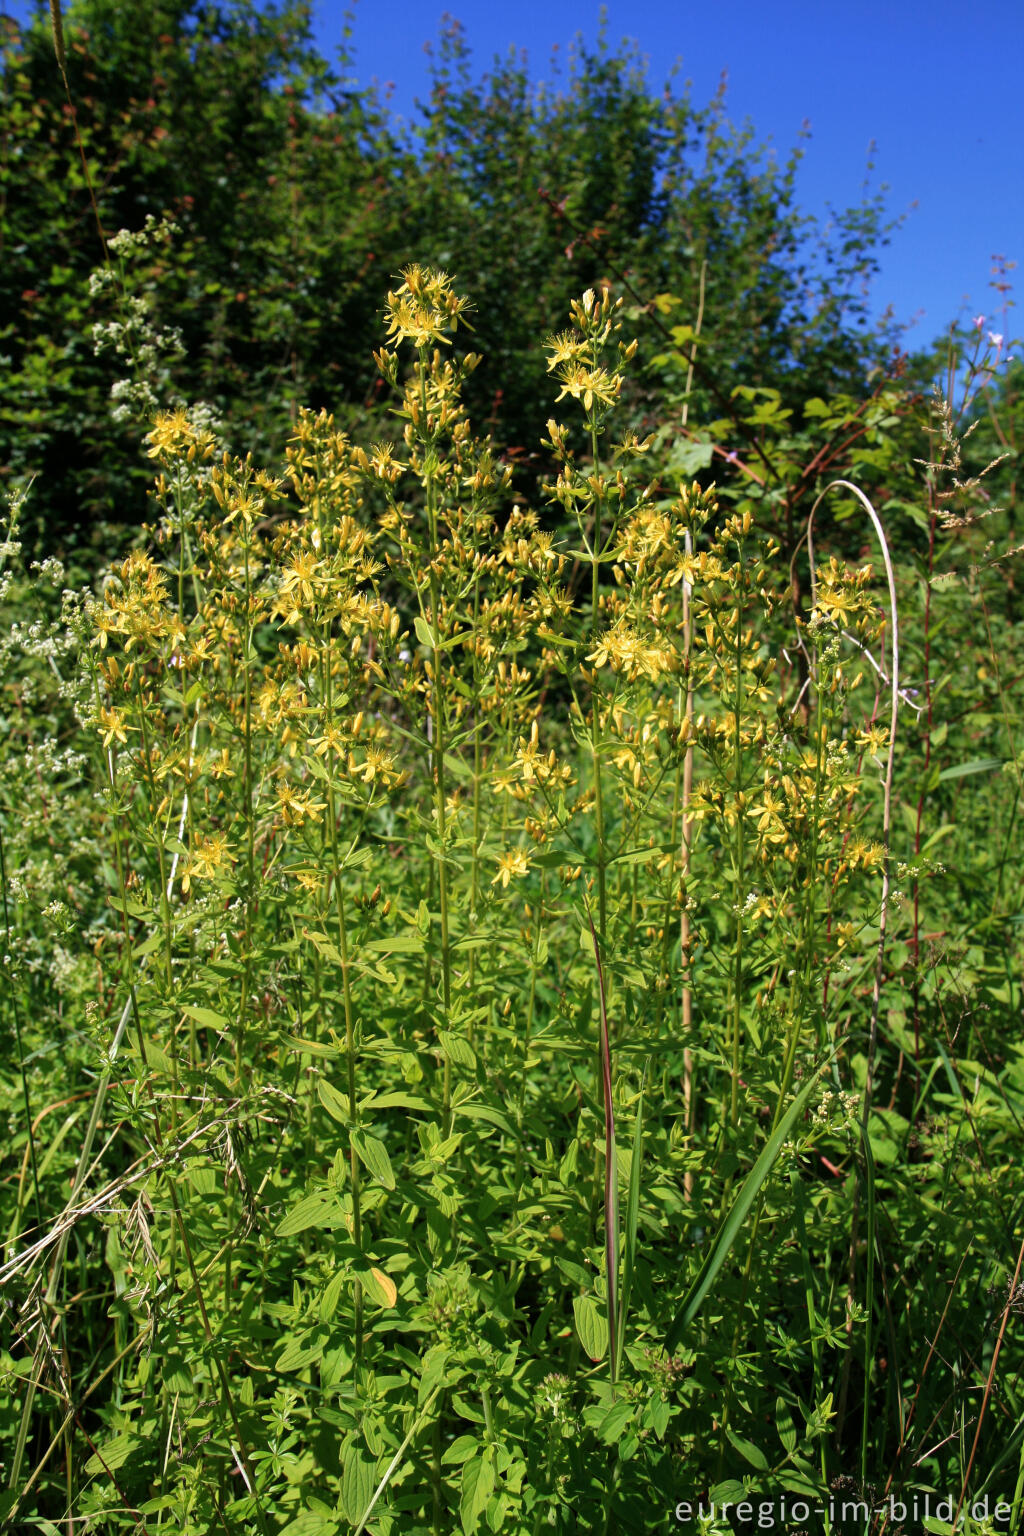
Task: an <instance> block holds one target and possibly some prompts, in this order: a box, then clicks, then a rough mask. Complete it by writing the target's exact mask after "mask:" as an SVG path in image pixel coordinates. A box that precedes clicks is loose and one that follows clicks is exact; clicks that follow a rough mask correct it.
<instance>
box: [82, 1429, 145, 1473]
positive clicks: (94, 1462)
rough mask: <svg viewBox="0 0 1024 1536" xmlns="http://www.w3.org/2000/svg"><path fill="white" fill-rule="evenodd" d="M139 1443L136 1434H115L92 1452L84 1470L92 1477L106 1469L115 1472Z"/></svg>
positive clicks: (139, 1439)
mask: <svg viewBox="0 0 1024 1536" xmlns="http://www.w3.org/2000/svg"><path fill="white" fill-rule="evenodd" d="M141 1444H142V1440H141V1438H140V1437H139V1436H138V1435H136V1434H131V1433H126V1434H123V1435H115V1436H114V1438H113V1440H108V1441H107V1443H106V1445H101V1446H100V1448H99V1450H98V1451H94V1452H93V1454H92V1455H91V1456H90V1457H89V1460H88V1461H87V1462H86V1464H85V1470H86V1472H88V1473H89V1474H90V1475H91V1476H93V1477H96V1476H98V1475H99V1474H100V1473H103V1472H106V1471H110V1472H116V1471H117V1469H118V1467H123V1466H124V1464H125V1462H126V1461H127V1460H128V1458H129V1456H131V1455H132V1453H133V1452H134V1451H136V1450H138V1448H139V1446H140V1445H141ZM101 1458H102V1460H101Z"/></svg>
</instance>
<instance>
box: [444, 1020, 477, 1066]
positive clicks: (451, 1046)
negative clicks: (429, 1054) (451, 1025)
mask: <svg viewBox="0 0 1024 1536" xmlns="http://www.w3.org/2000/svg"><path fill="white" fill-rule="evenodd" d="M437 1038H438V1040H439V1041H440V1042H441V1049H442V1050H443V1051H444V1053H445V1055H446V1056H447V1057H448V1060H449V1061H450V1062H451V1063H452V1065H453V1066H455V1067H468V1068H469V1070H470V1071H472V1070H473V1068H474V1067H475V1066H476V1057H475V1056H474V1055H473V1047H472V1046H471V1045H470V1043H469V1041H468V1040H466V1039H464V1038H463V1036H462V1035H457V1034H455V1032H454V1030H451V1029H439V1030H438V1032H437Z"/></svg>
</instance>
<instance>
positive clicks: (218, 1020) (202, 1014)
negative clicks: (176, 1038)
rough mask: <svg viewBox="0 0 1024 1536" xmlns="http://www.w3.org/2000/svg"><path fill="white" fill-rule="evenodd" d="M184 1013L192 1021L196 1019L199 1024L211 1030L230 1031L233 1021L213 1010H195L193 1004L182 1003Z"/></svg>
mask: <svg viewBox="0 0 1024 1536" xmlns="http://www.w3.org/2000/svg"><path fill="white" fill-rule="evenodd" d="M181 1011H182V1013H187V1014H188V1016H189V1018H190V1019H195V1021H196V1023H197V1024H205V1025H206V1026H207V1027H208V1028H209V1029H228V1028H230V1025H231V1020H230V1019H229V1018H226V1017H225V1015H224V1014H223V1013H215V1012H214V1011H213V1009H212V1008H193V1007H192V1005H191V1003H182V1005H181Z"/></svg>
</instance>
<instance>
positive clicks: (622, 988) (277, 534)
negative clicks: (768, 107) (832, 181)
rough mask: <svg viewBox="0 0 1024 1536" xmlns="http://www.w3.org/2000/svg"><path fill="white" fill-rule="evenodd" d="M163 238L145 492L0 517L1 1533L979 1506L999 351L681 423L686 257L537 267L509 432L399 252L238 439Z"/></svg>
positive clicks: (996, 766) (569, 1520) (1011, 641)
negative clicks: (184, 389) (343, 383)
mask: <svg viewBox="0 0 1024 1536" xmlns="http://www.w3.org/2000/svg"><path fill="white" fill-rule="evenodd" d="M57 14H58V16H59V10H58V12H57ZM69 35H71V34H69ZM51 46H52V45H51ZM62 67H63V66H62ZM66 81H67V77H66V76H65V82H66ZM80 142H82V143H84V147H85V149H86V151H87V154H86V163H87V164H88V163H89V157H90V156H95V154H96V153H97V150H96V146H95V145H93V144H92V142H91V141H88V137H87V136H86V139H85V140H80ZM94 165H95V166H96V167H98V165H99V162H98V161H94ZM94 175H95V171H94ZM87 206H90V207H95V208H96V213H97V218H99V216H100V210H99V205H98V204H97V203H93V204H88V205H87ZM184 238H185V236H184V234H183V232H182V228H181V226H180V224H177V223H176V222H175V220H174V219H172V218H171V217H170V216H168V217H166V218H164V217H160V218H157V217H153V216H151V217H150V218H149V219H148V220H147V221H145V222H144V223H143V222H142V221H139V224H138V225H137V226H136V228H135V229H134V230H133V231H131V232H126V231H124V232H122V233H120V234H116V233H111V232H110V231H105V249H106V258H105V259H104V260H103V261H102V262H98V263H97V265H96V267H95V271H94V276H93V278H92V281H91V284H90V285H88V288H89V292H91V299H92V302H93V304H94V305H95V306H97V307H98V308H99V309H100V310H101V311H102V313H103V316H104V317H103V318H102V319H100V320H98V321H97V322H96V324H97V331H98V334H97V335H96V336H95V338H94V339H95V340H96V342H97V344H98V345H99V348H100V352H101V354H102V353H103V352H106V353H107V354H108V355H110V356H112V357H113V358H115V359H116V360H117V363H118V366H119V368H120V369H121V373H122V374H123V378H122V382H121V387H120V388H119V389H118V390H117V391H116V392H115V395H114V401H113V405H114V408H115V410H119V411H120V412H121V416H120V426H119V428H118V430H119V431H121V432H123V433H124V434H126V435H127V436H128V437H130V438H131V443H132V451H133V452H134V453H135V455H136V459H137V461H138V462H137V463H136V464H135V468H134V469H133V470H132V475H133V476H138V475H140V474H141V473H142V472H143V469H144V473H145V477H146V479H147V481H148V490H146V491H145V492H144V493H143V494H142V497H141V504H140V505H139V506H138V508H137V513H138V515H137V519H136V522H135V523H134V525H129V524H127V523H124V524H119V525H118V531H117V540H118V543H117V547H108V548H106V549H105V550H104V551H103V554H102V558H100V557H99V556H98V555H97V553H96V551H95V548H92V547H90V546H88V543H87V541H84V542H83V541H79V542H77V543H76V542H75V540H74V539H72V538H70V537H69V536H68V535H67V534H66V533H62V534H61V535H60V537H57V536H56V534H54V533H53V532H52V530H51V536H50V542H49V545H47V542H46V537H47V536H46V517H47V509H46V505H45V499H44V501H43V504H40V498H45V495H46V479H45V476H41V477H40V478H39V479H38V480H32V479H31V477H29V476H26V477H25V478H24V480H23V481H18V483H16V484H14V486H13V489H12V490H11V492H10V494H9V495H8V498H7V504H6V508H7V509H6V535H5V541H4V542H3V544H2V545H0V561H2V569H0V593H2V597H3V609H4V614H5V621H4V628H3V634H2V636H0V653H2V664H0V699H2V708H0V730H2V737H0V752H2V764H3V772H2V777H0V877H2V885H3V908H2V913H0V917H2V922H3V934H2V949H3V978H2V983H0V988H2V990H0V1009H2V1020H3V1023H2V1028H3V1038H4V1042H5V1045H4V1055H3V1063H4V1065H3V1072H2V1075H0V1094H2V1101H3V1112H4V1117H5V1125H6V1127H7V1135H6V1137H5V1139H4V1147H3V1151H2V1154H0V1168H2V1179H0V1206H2V1214H3V1233H4V1237H3V1248H2V1253H0V1277H2V1296H3V1308H2V1322H0V1467H2V1473H3V1478H2V1482H3V1491H2V1492H0V1520H2V1521H3V1522H4V1524H5V1525H8V1526H10V1528H11V1529H13V1530H19V1531H20V1530H33V1531H39V1532H43V1533H65V1532H66V1533H67V1536H82V1533H84V1532H97V1533H108V1532H121V1531H125V1532H128V1531H135V1532H139V1531H143V1532H151V1533H157V1532H160V1533H166V1536H199V1533H207V1532H210V1533H213V1532H218V1531H220V1532H224V1533H228V1536H236V1533H237V1536H243V1533H250V1532H251V1533H259V1536H270V1533H281V1536H285V1533H287V1536H335V1533H338V1536H343V1533H354V1536H358V1533H361V1532H364V1531H365V1532H372V1533H378V1536H387V1533H389V1532H394V1533H398V1532H402V1533H403V1536H406V1533H416V1532H422V1533H424V1536H426V1533H430V1536H447V1533H456V1532H463V1533H465V1536H473V1533H475V1532H480V1533H484V1532H507V1533H509V1536H540V1533H545V1532H564V1533H568V1532H587V1533H589V1532H608V1533H613V1532H631V1531H637V1532H646V1531H656V1530H670V1529H676V1528H680V1529H690V1530H698V1529H700V1530H701V1531H703V1532H708V1533H711V1532H715V1531H719V1532H722V1533H724V1532H725V1531H727V1530H743V1529H750V1528H751V1527H752V1525H753V1524H755V1523H758V1525H759V1528H760V1529H770V1528H773V1527H774V1528H778V1529H784V1528H792V1529H797V1528H800V1529H805V1530H811V1529H813V1530H822V1531H826V1532H829V1533H830V1536H831V1533H836V1536H845V1533H852V1532H853V1531H854V1530H869V1529H870V1530H872V1531H874V1532H876V1533H879V1536H880V1533H882V1532H888V1531H895V1530H896V1529H897V1528H899V1527H902V1528H903V1529H906V1530H910V1529H927V1530H929V1531H934V1532H947V1531H950V1532H951V1531H953V1530H958V1531H967V1532H971V1533H974V1536H982V1533H993V1532H996V1531H1016V1530H1018V1529H1019V1528H1020V1522H1021V1517H1022V1512H1024V1378H1022V1370H1024V1349H1022V1342H1021V1334H1020V1314H1021V1311H1022V1308H1024V1285H1022V1276H1021V1265H1022V1259H1024V1228H1022V1220H1024V1215H1022V1213H1024V1203H1022V1191H1021V1181H1020V1173H1019V1170H1020V1166H1021V1159H1022V1155H1024V1043H1022V1036H1021V1028H1020V1023H1021V1006H1022V993H1021V960H1022V929H1021V910H1020V884H1019V876H1018V875H1015V874H1014V870H1015V869H1017V870H1019V867H1020V858H1021V814H1020V812H1021V791H1022V787H1024V778H1022V775H1024V744H1022V745H1018V742H1019V740H1020V736H1019V733H1018V726H1019V724H1020V720H1021V716H1020V704H1019V698H1020V694H1019V688H1020V677H1021V674H1022V671H1024V650H1022V643H1021V638H1020V621H1019V612H1018V600H1017V597H1016V593H1017V583H1018V581H1019V574H1018V573H1019V570H1020V563H1019V562H1020V559H1021V556H1020V554H1019V553H1018V550H1017V547H1016V546H1017V539H1018V534H1017V530H1016V519H1015V501H1014V497H1015V495H1016V482H1015V479H1014V478H1013V476H1014V468H1013V464H1014V456H1015V453H1016V448H1015V443H1016V436H1015V433H1016V431H1017V426H1016V423H1019V422H1020V420H1021V410H1020V396H1019V394H1018V393H1017V392H1016V388H1015V386H1016V385H1017V384H1019V365H1016V366H1015V365H1014V363H1013V361H1012V354H1011V344H1010V342H1009V338H1008V337H1006V338H1005V339H1004V335H1003V334H1000V333H996V332H995V331H991V332H990V330H989V325H990V324H993V323H994V322H990V321H986V320H985V318H984V317H979V318H980V324H974V325H972V326H970V327H968V328H967V329H966V331H965V332H963V333H962V334H961V333H957V334H955V335H953V336H952V337H951V338H950V339H949V341H948V345H947V350H946V353H945V357H946V367H945V373H944V375H942V377H941V378H940V379H939V387H937V388H935V389H929V390H924V389H921V388H918V387H917V384H916V382H915V380H914V379H913V378H912V377H911V376H910V374H909V373H908V372H904V374H902V375H898V374H889V375H885V376H883V375H871V376H870V377H867V378H866V379H865V380H864V381H862V386H860V387H859V388H860V392H859V394H858V392H857V388H855V385H854V382H853V381H852V379H851V377H850V376H845V377H840V376H839V374H838V373H837V375H836V384H835V387H834V389H833V390H831V391H829V390H827V389H824V390H823V392H822V393H815V394H810V395H807V396H806V397H805V398H804V399H803V400H802V402H801V403H800V405H799V409H797V408H795V407H793V406H790V405H788V404H787V403H786V401H787V399H788V398H789V397H788V396H787V395H785V394H784V391H785V390H787V389H789V388H790V387H791V386H790V382H789V381H788V380H787V379H786V378H785V377H784V376H783V372H784V371H780V374H779V376H778V379H777V381H776V382H775V383H771V382H759V383H743V382H742V381H739V382H737V383H735V385H733V386H731V387H730V389H729V391H728V393H727V399H726V404H727V407H728V414H724V413H723V408H722V407H721V406H720V405H716V397H715V395H714V393H713V392H709V393H708V394H707V395H706V396H705V397H703V399H704V403H703V406H702V408H701V411H700V413H699V414H698V410H697V404H696V402H698V399H699V389H700V387H701V386H700V380H701V369H702V367H703V366H705V363H704V359H706V358H707V357H708V356H710V357H711V358H712V360H713V357H714V353H713V343H714V333H713V330H712V329H711V324H712V322H711V319H710V318H709V317H708V315H706V314H705V311H704V307H703V306H704V303H705V299H706V298H708V296H709V294H710V292H711V284H712V281H713V270H712V269H713V263H714V257H713V253H711V254H708V255H707V256H706V257H703V258H702V259H701V260H700V261H699V262H696V263H694V262H692V261H691V263H690V275H691V278H692V284H691V286H690V287H689V289H688V291H687V292H686V293H685V294H684V293H682V292H676V291H673V290H672V289H670V288H667V287H665V288H651V289H649V290H644V289H642V288H641V287H640V286H639V282H638V279H637V277H636V275H635V273H633V272H632V271H629V272H626V271H623V272H621V273H620V274H619V276H618V278H617V277H616V274H615V273H614V272H612V271H611V270H610V268H608V267H605V266H603V265H601V264H599V263H598V262H597V260H596V259H592V260H590V264H591V266H592V268H593V270H592V274H591V280H590V281H587V282H585V283H581V284H580V285H579V286H578V287H577V288H576V289H575V291H574V292H573V293H572V295H571V296H570V297H568V298H567V299H566V302H565V303H564V305H563V306H562V308H561V310H560V312H559V313H558V314H557V315H554V316H553V317H552V322H551V324H550V326H549V327H548V328H547V329H545V330H542V331H541V332H540V333H539V334H536V335H532V336H529V337H521V336H517V337H516V338H515V346H516V348H519V347H522V348H523V350H524V352H525V351H526V350H529V351H530V353H531V355H532V356H533V359H534V360H533V363H532V364H531V366H533V367H534V368H535V369H536V376H537V377H538V378H539V379H540V381H541V382H540V385H539V387H540V388H543V390H544V391H545V392H546V398H545V399H544V401H543V402H542V408H543V417H542V420H543V421H546V425H543V426H542V427H541V429H540V431H539V432H538V433H537V436H536V440H535V441H533V442H531V443H530V444H529V445H528V448H525V447H524V448H521V450H520V449H519V448H516V445H512V446H513V448H515V451H511V450H510V445H509V443H508V442H504V443H503V442H501V441H500V440H499V437H498V436H497V435H496V429H494V424H493V423H490V424H488V420H487V417H486V413H481V412H480V411H478V410H475V409H474V408H473V405H474V402H475V398H476V397H475V396H474V388H475V384H474V376H476V375H478V373H479V371H480V370H481V369H484V368H486V367H492V368H493V367H495V366H500V364H501V358H500V357H499V358H498V359H497V360H495V359H494V358H493V357H492V358H491V359H490V360H489V361H488V360H487V359H485V357H484V355H483V353H482V351H477V350H474V348H475V347H476V345H477V332H478V329H480V330H483V329H485V328H486V326H487V325H488V323H490V322H491V321H493V316H491V317H489V316H488V314H487V312H486V306H487V302H488V300H487V294H486V292H484V293H483V294H476V293H474V289H473V283H472V280H471V278H470V280H468V281H467V280H463V279H459V278H457V277H456V276H455V275H453V274H452V273H450V272H449V271H447V270H446V269H445V268H444V266H443V265H442V264H441V263H439V262H433V261H429V260H409V261H406V262H405V263H404V264H403V265H402V266H401V267H400V268H396V270H395V271H393V272H392V273H390V274H383V275H382V276H381V278H380V292H379V302H378V304H377V306H376V308H375V309H374V312H373V314H372V316H371V319H372V322H373V325H374V327H375V329H376V340H375V344H374V347H373V349H371V358H370V362H371V363H372V367H373V369H374V377H375V383H374V384H373V386H372V389H373V394H372V399H373V401H374V402H375V407H374V408H375V412H376V414H372V413H370V412H369V410H367V411H366V412H365V413H364V414H363V415H362V416H358V413H355V412H353V411H348V410H346V409H343V408H341V407H339V408H338V410H336V411H335V410H332V409H330V408H329V407H327V406H322V405H320V404H318V403H316V401H315V400H314V401H313V403H311V404H309V405H307V404H305V403H303V402H301V401H295V402H293V403H294V409H293V411H292V412H291V418H290V420H289V422H288V427H287V431H286V433H284V434H283V436H284V441H283V443H282V448H281V452H280V453H279V454H278V455H277V456H273V455H272V454H271V453H270V452H269V451H268V453H267V454H266V456H261V455H260V454H258V453H257V452H256V451H255V450H250V449H249V448H248V447H246V446H245V445H244V442H243V443H242V444H241V445H240V444H239V442H238V441H237V438H236V434H235V432H234V431H233V428H232V426H231V424H230V423H225V420H224V419H223V414H222V413H220V412H219V411H218V410H217V409H215V408H214V407H213V406H212V405H211V404H210V403H209V402H208V401H202V400H198V399H189V398H187V397H185V396H184V395H183V394H181V393H180V392H179V391H177V390H176V389H175V388H174V387H173V383H172V380H173V366H174V359H175V357H176V356H179V355H180V354H181V352H182V350H183V349H184V347H185V342H184V340H183V339H182V336H181V334H180V333H179V332H178V331H176V330H175V326H174V319H173V310H172V311H169V312H167V313H165V312H163V311H159V312H158V308H157V307H156V301H155V299H154V298H153V296H152V295H153V294H154V293H156V292H157V291H158V288H159V283H160V281H161V280H162V279H163V278H164V277H166V278H167V280H168V281H170V277H169V276H168V274H169V273H171V267H170V264H171V263H172V261H173V260H174V255H173V253H174V251H175V250H176V249H178V248H180V245H181V242H182V241H183V239H184ZM581 238H582V236H581ZM581 259H583V260H584V261H586V260H589V259H590V258H587V257H586V256H584V257H583V258H581ZM140 273H141V274H148V275H147V276H146V279H145V283H143V282H142V279H141V278H140ZM149 283H152V284H153V285H155V286H153V288H152V291H151V289H150V287H147V286H146V284H149ZM485 286H486V285H485ZM708 302H709V303H710V299H709V298H708ZM104 305H106V306H107V309H106V310H103V308H102V307H103V306H104ZM510 345H511V343H510ZM705 348H707V349H708V351H705ZM512 355H513V354H512V353H510V356H512ZM516 355H517V354H516ZM362 361H366V360H365V359H363V360H362ZM26 366H27V365H26ZM360 366H362V363H361V364H360ZM707 366H708V367H710V366H711V364H710V363H708V364H707ZM514 386H515V381H514V379H513V378H511V377H510V378H509V381H508V388H509V390H510V391H513V390H514ZM378 404H379V409H378ZM238 432H239V433H240V432H241V428H238ZM270 436H272V434H270ZM268 440H269V438H268ZM140 465H142V468H140ZM524 465H525V466H526V468H525V470H524ZM526 471H528V473H527V472H526ZM126 483H130V484H131V485H133V486H134V485H135V484H136V480H135V479H129V481H128V482H126ZM132 494H133V495H134V494H135V493H134V491H133V492H132ZM40 529H41V530H42V531H41V532H40ZM112 537H113V535H111V538H112ZM926 1499H927V1500H929V1501H930V1502H929V1503H928V1505H927V1508H926V1506H925V1503H924V1501H925V1500H926ZM915 1500H917V1505H916V1506H915V1505H914V1502H913V1501H915ZM712 1505H714V1506H715V1510H716V1511H717V1512H711V1506H712ZM723 1507H724V1511H723ZM915 1507H916V1508H920V1509H925V1508H926V1513H925V1515H924V1516H923V1517H922V1520H925V1521H927V1522H929V1523H927V1524H924V1523H921V1522H920V1521H919V1523H918V1524H916V1525H915V1524H914V1518H916V1517H912V1516H910V1515H908V1513H907V1511H909V1510H911V1509H913V1508H915ZM744 1509H749V1510H750V1511H751V1513H750V1514H749V1515H746V1514H743V1513H742V1511H743V1510H744ZM787 1510H788V1513H787V1512H786V1511H787ZM901 1510H902V1511H903V1517H902V1518H900V1517H899V1512H900V1511H901ZM737 1521H738V1522H739V1523H737Z"/></svg>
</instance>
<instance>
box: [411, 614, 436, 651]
mask: <svg viewBox="0 0 1024 1536" xmlns="http://www.w3.org/2000/svg"><path fill="white" fill-rule="evenodd" d="M413 628H414V629H415V631H416V638H417V640H418V641H419V642H420V645H424V646H426V648H427V650H428V651H436V649H437V641H436V640H435V639H434V632H433V630H432V629H431V627H430V625H429V624H428V623H427V621H426V619H425V618H423V617H422V615H421V614H417V615H416V617H415V619H414V620H413Z"/></svg>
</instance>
